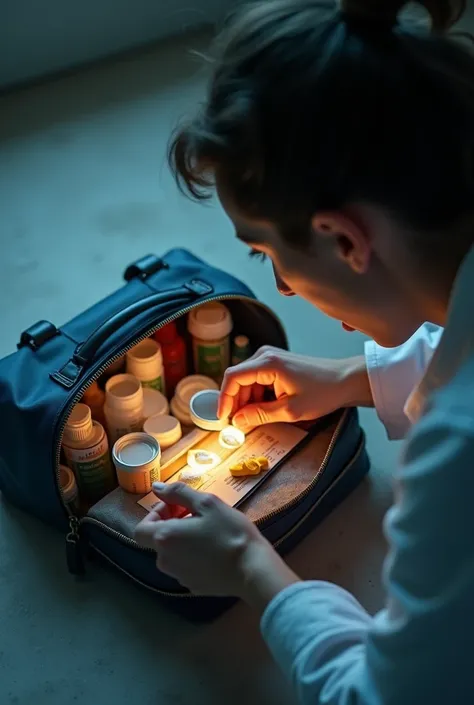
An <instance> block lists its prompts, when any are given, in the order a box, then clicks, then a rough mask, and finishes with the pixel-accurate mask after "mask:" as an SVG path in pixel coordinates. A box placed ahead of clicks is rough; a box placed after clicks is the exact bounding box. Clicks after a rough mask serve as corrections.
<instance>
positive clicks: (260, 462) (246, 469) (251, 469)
mask: <svg viewBox="0 0 474 705" xmlns="http://www.w3.org/2000/svg"><path fill="white" fill-rule="evenodd" d="M269 466H270V463H269V461H268V458H266V457H265V456H263V455H262V456H260V457H258V458H249V459H248V460H244V461H243V462H240V463H236V464H235V465H232V466H231V467H230V468H229V470H230V474H231V475H233V477H245V476H247V475H259V474H260V472H261V471H262V470H268V468H269Z"/></svg>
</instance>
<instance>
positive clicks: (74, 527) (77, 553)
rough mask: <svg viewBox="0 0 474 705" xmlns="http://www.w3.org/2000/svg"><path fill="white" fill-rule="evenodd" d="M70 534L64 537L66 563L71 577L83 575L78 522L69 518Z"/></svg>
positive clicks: (73, 518) (72, 517)
mask: <svg viewBox="0 0 474 705" xmlns="http://www.w3.org/2000/svg"><path fill="white" fill-rule="evenodd" d="M69 528H70V529H71V530H70V532H69V533H68V534H67V536H66V561H67V567H68V570H69V572H70V573H71V574H72V575H84V573H85V572H86V571H85V568H84V559H83V556H82V548H81V537H80V536H79V520H78V519H77V517H74V516H71V517H69Z"/></svg>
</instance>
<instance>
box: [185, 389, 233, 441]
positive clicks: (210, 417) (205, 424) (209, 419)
mask: <svg viewBox="0 0 474 705" xmlns="http://www.w3.org/2000/svg"><path fill="white" fill-rule="evenodd" d="M219 394H220V392H219V391H218V390H216V389H206V390H204V391H202V392H198V393H197V394H195V395H194V396H193V398H192V399H191V401H190V404H189V410H190V412H191V418H192V420H193V422H194V423H195V424H196V426H199V428H202V429H204V431H222V429H224V428H225V427H226V426H228V424H229V420H228V419H220V418H219V417H218V416H217V406H218V403H219Z"/></svg>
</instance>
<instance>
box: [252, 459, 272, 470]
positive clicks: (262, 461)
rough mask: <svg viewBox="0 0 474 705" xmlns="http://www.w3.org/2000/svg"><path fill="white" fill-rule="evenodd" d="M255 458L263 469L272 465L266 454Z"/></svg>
mask: <svg viewBox="0 0 474 705" xmlns="http://www.w3.org/2000/svg"><path fill="white" fill-rule="evenodd" d="M255 460H256V461H257V463H258V464H259V465H260V469H261V470H268V468H269V467H270V462H269V460H268V458H266V457H265V456H264V455H260V456H259V457H258V458H255Z"/></svg>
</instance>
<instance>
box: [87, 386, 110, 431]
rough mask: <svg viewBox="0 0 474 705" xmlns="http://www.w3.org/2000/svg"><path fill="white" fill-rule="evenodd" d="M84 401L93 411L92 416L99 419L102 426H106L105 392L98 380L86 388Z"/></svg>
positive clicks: (96, 419)
mask: <svg viewBox="0 0 474 705" xmlns="http://www.w3.org/2000/svg"><path fill="white" fill-rule="evenodd" d="M82 402H83V403H84V404H87V406H88V407H89V409H90V410H91V412H92V418H93V419H95V421H98V422H99V423H100V424H102V426H105V425H106V423H105V414H104V404H105V392H104V390H103V389H101V388H100V387H99V385H98V383H97V382H92V384H91V386H90V387H88V389H86V391H85V392H84V396H83V397H82Z"/></svg>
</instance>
